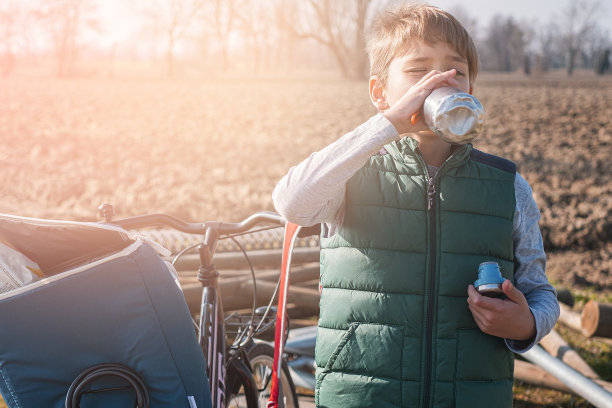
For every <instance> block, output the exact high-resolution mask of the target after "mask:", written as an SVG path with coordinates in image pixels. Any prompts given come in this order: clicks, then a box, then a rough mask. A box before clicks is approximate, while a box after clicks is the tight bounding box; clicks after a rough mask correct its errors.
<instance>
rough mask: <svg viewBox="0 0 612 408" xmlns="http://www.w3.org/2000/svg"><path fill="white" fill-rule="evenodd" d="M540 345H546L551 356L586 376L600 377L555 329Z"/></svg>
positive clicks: (545, 347)
mask: <svg viewBox="0 0 612 408" xmlns="http://www.w3.org/2000/svg"><path fill="white" fill-rule="evenodd" d="M540 345H541V346H542V347H544V349H545V350H546V351H548V352H549V353H550V355H551V356H553V357H556V358H558V359H560V360H561V361H563V362H564V363H565V364H567V365H568V366H570V367H572V368H573V369H574V370H576V371H578V372H579V373H581V374H582V375H584V376H585V377H587V378H591V379H595V378H599V375H597V373H596V372H595V371H594V370H593V369H592V368H591V366H589V365H588V364H587V363H586V361H584V360H583V359H582V357H580V355H579V354H578V353H577V352H576V351H575V350H574V349H572V348H571V347H570V346H569V344H567V342H566V341H565V340H563V338H562V337H561V336H560V335H559V333H557V332H556V331H555V330H552V331H551V332H550V333H548V335H546V336H545V337H544V338H543V339H542V340H541V341H540Z"/></svg>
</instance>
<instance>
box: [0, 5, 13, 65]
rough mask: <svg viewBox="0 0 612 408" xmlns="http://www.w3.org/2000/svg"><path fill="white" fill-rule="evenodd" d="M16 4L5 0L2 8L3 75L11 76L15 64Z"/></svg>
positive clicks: (0, 52)
mask: <svg viewBox="0 0 612 408" xmlns="http://www.w3.org/2000/svg"><path fill="white" fill-rule="evenodd" d="M15 6H16V4H15V3H14V2H12V1H9V2H4V4H2V8H0V75H1V76H3V77H7V76H9V75H10V74H11V71H12V70H13V67H14V65H15V56H14V54H13V47H14V46H15V37H16V26H17V24H16V19H15Z"/></svg>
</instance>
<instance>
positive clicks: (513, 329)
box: [468, 279, 536, 340]
mask: <svg viewBox="0 0 612 408" xmlns="http://www.w3.org/2000/svg"><path fill="white" fill-rule="evenodd" d="M502 290H503V291H504V294H505V295H506V296H507V299H496V298H491V297H487V296H483V295H481V294H480V293H478V291H476V289H475V288H474V286H473V285H470V286H468V305H469V308H470V311H471V312H472V316H474V320H475V321H476V324H477V325H478V327H479V328H480V330H482V331H483V332H485V333H487V334H490V335H492V336H497V337H502V338H505V339H512V340H529V339H532V338H534V337H535V334H536V325H535V319H534V317H533V314H532V313H531V309H529V305H528V304H527V299H525V296H524V295H523V293H522V292H521V291H520V290H518V289H517V288H516V287H515V286H514V285H513V284H512V282H510V281H509V280H508V279H506V280H505V281H504V283H503V284H502Z"/></svg>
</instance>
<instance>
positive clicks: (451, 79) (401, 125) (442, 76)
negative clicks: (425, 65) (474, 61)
mask: <svg viewBox="0 0 612 408" xmlns="http://www.w3.org/2000/svg"><path fill="white" fill-rule="evenodd" d="M456 74H457V71H456V70H455V69H451V70H449V71H445V72H440V71H430V72H429V73H427V74H426V75H425V76H424V77H423V78H421V79H420V80H419V81H418V82H417V83H416V84H414V85H413V86H412V87H410V88H409V89H408V91H406V93H405V94H404V95H403V96H402V97H401V98H400V99H399V100H398V101H397V102H396V103H394V104H393V105H392V106H391V107H390V108H389V109H387V110H385V111H384V112H383V113H382V114H383V115H384V116H385V117H386V118H387V119H389V121H390V122H391V123H392V124H393V126H394V127H395V129H397V131H398V133H399V134H404V133H416V132H419V131H422V130H429V128H428V127H427V125H426V124H425V121H424V120H423V118H422V117H421V118H419V120H418V121H417V122H416V123H415V124H412V123H411V118H412V115H414V114H415V113H417V112H419V111H420V110H421V108H422V107H423V103H424V102H425V99H426V98H427V97H428V96H429V95H430V94H431V93H432V92H433V91H434V90H435V89H438V88H441V87H443V86H452V87H455V88H458V87H459V86H460V85H459V82H457V80H456V79H455V75H456ZM421 116H422V115H421Z"/></svg>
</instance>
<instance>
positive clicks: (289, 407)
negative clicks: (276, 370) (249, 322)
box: [247, 343, 299, 408]
mask: <svg viewBox="0 0 612 408" xmlns="http://www.w3.org/2000/svg"><path fill="white" fill-rule="evenodd" d="M247 356H248V358H249V363H250V364H251V368H252V369H253V377H254V378H255V383H256V384H257V388H258V389H259V406H260V407H265V406H266V404H267V402H268V399H269V398H270V388H271V383H272V381H271V378H272V367H273V366H274V347H272V346H270V345H269V344H267V343H257V344H255V345H254V346H253V347H251V348H249V349H248V350H247ZM281 366H282V371H281V375H280V379H281V385H282V387H283V397H284V398H285V407H286V408H298V407H299V404H298V397H297V393H296V392H295V385H293V380H292V379H291V374H290V373H289V367H288V366H287V362H286V361H285V360H283V363H282V365H281Z"/></svg>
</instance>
